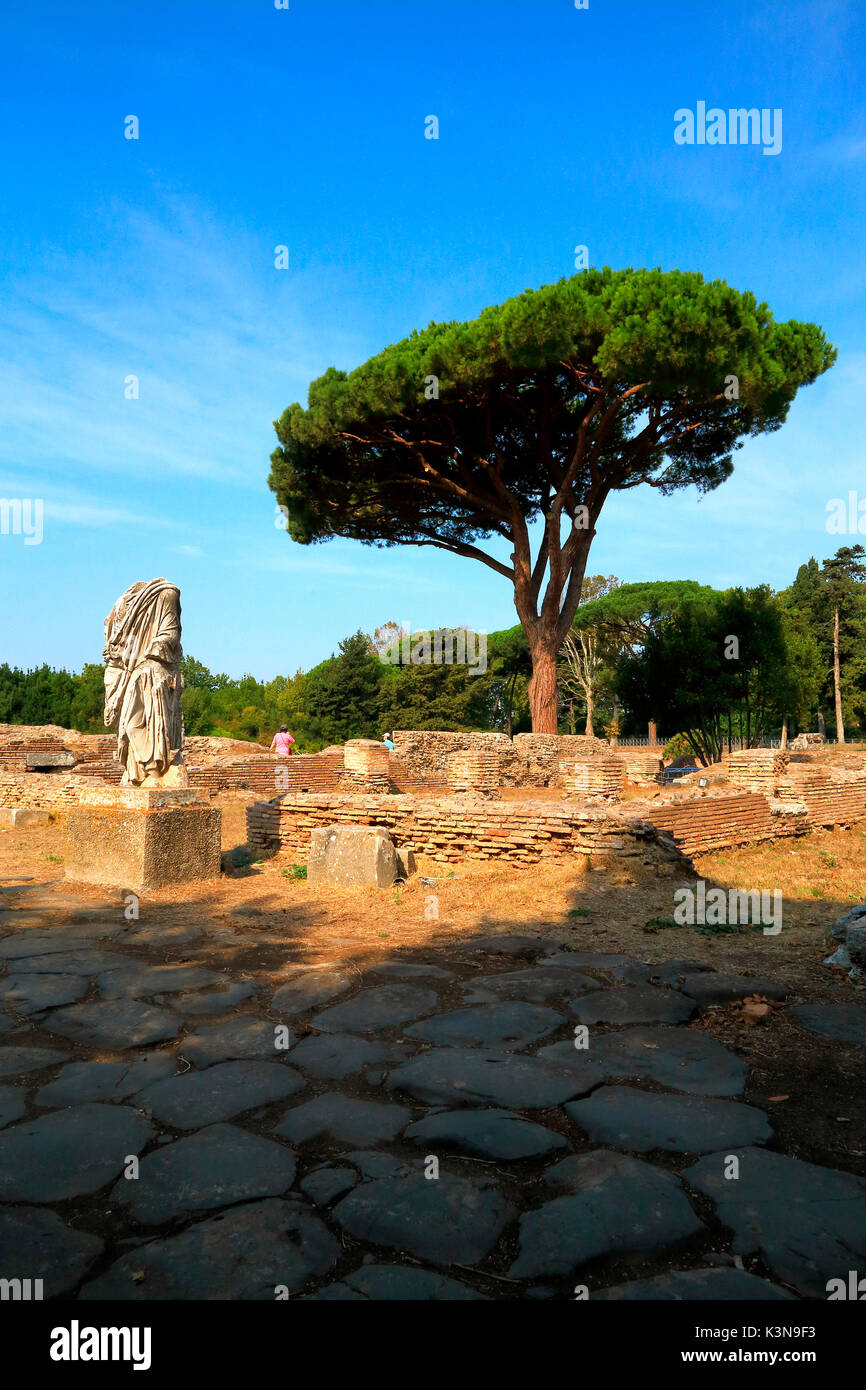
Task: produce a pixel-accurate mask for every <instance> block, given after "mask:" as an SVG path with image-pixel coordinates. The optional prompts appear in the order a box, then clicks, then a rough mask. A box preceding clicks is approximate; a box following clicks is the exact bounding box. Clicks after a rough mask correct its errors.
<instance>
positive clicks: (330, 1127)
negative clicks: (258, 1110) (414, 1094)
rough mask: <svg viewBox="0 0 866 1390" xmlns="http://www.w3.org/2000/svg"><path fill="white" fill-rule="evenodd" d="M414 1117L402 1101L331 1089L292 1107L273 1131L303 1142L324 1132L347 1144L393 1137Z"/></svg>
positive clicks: (378, 1141) (382, 1141)
mask: <svg viewBox="0 0 866 1390" xmlns="http://www.w3.org/2000/svg"><path fill="white" fill-rule="evenodd" d="M410 1118H411V1112H410V1111H409V1110H406V1109H405V1108H404V1107H403V1106H402V1105H382V1104H380V1103H379V1102H378V1101H372V1100H357V1099H355V1098H354V1097H353V1096H342V1095H340V1094H339V1093H338V1092H336V1091H329V1092H328V1093H327V1094H325V1095H322V1096H316V1097H315V1099H314V1100H310V1101H307V1103H306V1104H305V1105H296V1106H294V1107H293V1109H291V1110H289V1111H288V1113H287V1114H286V1115H285V1117H284V1118H283V1119H282V1120H281V1121H280V1123H279V1124H278V1125H275V1126H274V1131H273V1132H274V1134H279V1135H280V1136H281V1138H283V1139H290V1140H291V1141H292V1142H293V1143H296V1144H304V1143H306V1142H307V1141H308V1140H309V1139H317V1138H319V1137H320V1136H322V1135H324V1136H325V1138H327V1139H335V1140H336V1141H337V1142H338V1143H344V1144H379V1143H385V1142H387V1141H388V1140H389V1139H393V1138H394V1137H395V1136H396V1135H397V1134H399V1133H400V1131H401V1129H403V1128H404V1126H405V1125H406V1122H407V1121H408V1120H409V1119H410Z"/></svg>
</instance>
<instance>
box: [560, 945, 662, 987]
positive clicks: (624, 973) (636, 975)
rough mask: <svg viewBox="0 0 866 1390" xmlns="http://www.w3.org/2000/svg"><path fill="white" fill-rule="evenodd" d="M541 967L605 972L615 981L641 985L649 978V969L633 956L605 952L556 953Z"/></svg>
mask: <svg viewBox="0 0 866 1390" xmlns="http://www.w3.org/2000/svg"><path fill="white" fill-rule="evenodd" d="M538 964H539V965H553V966H558V967H561V968H562V969H564V970H603V971H605V973H606V974H608V975H610V977H611V979H613V980H624V981H627V982H628V983H629V984H641V983H642V982H643V981H644V980H647V979H648V978H649V969H648V967H647V966H645V965H641V964H640V962H639V961H636V960H632V958H631V956H622V955H614V954H610V955H608V954H606V953H605V952H603V951H556V952H555V953H554V954H553V955H550V956H543V957H542V958H541V960H540V961H539V962H538Z"/></svg>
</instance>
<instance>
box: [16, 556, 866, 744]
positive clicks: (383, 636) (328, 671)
mask: <svg viewBox="0 0 866 1390" xmlns="http://www.w3.org/2000/svg"><path fill="white" fill-rule="evenodd" d="M455 638H456V639H460V640H457V641H455ZM431 639H432V640H431ZM472 640H473V635H472V634H471V633H468V630H467V629H465V628H463V629H459V628H457V629H455V628H443V629H440V630H439V631H438V632H437V633H434V634H426V636H425V639H424V640H423V641H422V640H420V639H419V637H418V635H417V634H413V635H412V636H411V638H410V640H409V641H408V642H406V640H405V637H404V634H402V633H401V632H400V629H399V628H398V627H397V625H396V624H395V623H393V622H387V623H383V624H382V626H381V627H379V628H377V629H376V631H375V632H374V633H372V634H368V633H365V632H361V631H357V632H355V633H352V634H351V635H349V636H347V637H346V638H344V640H343V641H342V642H340V643H339V647H338V650H337V651H336V652H335V653H334V654H333V655H332V656H330V657H328V658H327V659H326V660H325V661H322V662H319V664H318V665H317V666H314V667H313V668H312V669H311V670H309V671H300V670H299V671H297V672H296V673H295V674H294V675H293V676H275V677H274V678H273V680H270V681H259V680H257V679H256V678H255V677H254V676H251V675H245V676H242V677H241V678H240V679H233V678H232V677H230V676H227V675H225V674H214V673H213V672H211V671H210V670H209V669H208V668H207V667H206V666H205V665H203V663H202V662H200V661H198V660H196V659H195V658H194V657H191V656H187V657H184V660H183V668H182V669H183V676H184V692H183V712H184V724H185V728H186V732H187V734H208V735H216V736H221V737H231V738H238V739H244V740H251V741H254V742H259V743H266V744H267V743H269V742H270V740H271V737H272V735H273V733H274V730H275V729H277V728H279V726H280V725H281V724H287V725H288V726H289V728H290V730H291V731H292V733H293V734H294V736H295V739H296V740H297V744H298V747H299V749H300V750H301V751H317V750H318V749H321V748H323V747H327V746H329V745H331V744H340V743H344V742H345V741H346V739H349V738H378V737H380V736H381V735H382V733H384V732H385V731H387V730H393V729H395V728H404V729H450V730H458V731H459V730H465V729H482V730H490V731H500V732H503V733H506V734H509V735H511V734H514V733H520V732H523V731H525V730H528V729H530V728H531V726H532V719H531V709H530V705H531V701H530V682H531V679H532V669H533V668H532V659H531V653H530V649H529V645H528V642H527V639H526V634H525V632H524V629H523V627H522V626H520V625H518V626H516V627H513V628H508V629H505V630H504V631H500V632H493V633H490V634H489V635H487V636H486V639H482V637H481V635H477V636H476V638H475V642H476V645H477V642H480V641H482V640H485V641H486V660H485V661H484V663H483V666H484V669H483V670H482V669H480V665H479V664H478V663H477V662H476V663H475V665H474V666H473V665H472V664H469V663H467V662H462V663H455V662H451V663H449V662H448V661H447V659H441V660H439V661H438V662H437V661H436V660H435V659H434V658H435V656H436V655H437V654H439V655H440V656H441V657H443V658H444V657H447V655H448V654H450V653H452V652H453V651H454V650H455V649H456V650H457V651H458V652H459V651H462V650H463V649H464V648H465V649H466V650H468V651H471V650H473V645H472ZM431 653H432V654H431ZM407 657H408V660H406V659H405V658H407ZM413 657H414V658H415V659H414V660H413ZM558 662H559V680H558V690H559V697H558V701H559V703H558V711H557V719H558V728H559V731H560V732H561V733H583V732H586V733H589V734H596V735H600V736H602V737H611V736H614V735H619V736H622V737H629V736H636V735H638V736H641V735H645V734H646V732H647V728H648V726H649V724H650V723H651V722H652V723H653V724H654V725H655V726H656V728H657V730H658V732H659V735H660V736H661V737H662V738H663V740H666V739H673V738H675V737H676V738H677V739H678V740H679V746H680V747H681V748H682V751H686V750H688V751H691V752H692V753H694V755H695V756H696V757H697V758H698V759H699V760H700V761H701V762H703V763H710V762H714V761H716V760H717V759H718V758H719V757H720V756H721V754H722V753H723V751H724V750H725V748H726V747H728V746H730V744H731V743H732V742H733V741H735V740H736V741H737V742H740V741H742V742H743V743H745V744H746V745H747V746H755V745H757V744H758V743H760V741H761V740H762V739H764V738H766V737H767V736H768V735H771V734H772V735H776V736H777V735H779V734H780V733H781V732H782V731H783V730H784V731H785V733H786V734H788V735H791V736H793V735H794V734H796V733H797V732H799V731H802V730H810V729H818V728H824V729H826V732H827V734H828V736H830V737H836V738H840V739H844V738H846V737H848V738H849V739H850V738H852V737H853V738H857V737H862V734H863V731H864V728H866V551H864V550H863V547H862V546H860V545H856V546H853V547H843V548H842V549H840V550H839V551H838V552H837V553H836V555H834V556H832V557H831V558H829V559H826V560H824V561H823V563H822V564H820V565H819V564H818V562H817V560H815V559H814V558H813V559H810V560H808V561H807V563H806V564H803V565H801V566H800V568H799V569H798V571H797V574H796V577H795V579H794V581H793V583H792V584H791V585H790V586H789V587H788V588H787V589H784V590H781V591H780V592H777V593H774V592H773V591H772V590H771V589H770V587H769V586H768V585H758V586H757V587H755V588H751V589H743V588H734V589H727V590H718V589H713V588H711V587H709V586H706V585H701V584H698V583H696V582H695V581H693V580H675V581H663V580H657V581H651V582H647V583H640V584H623V583H621V582H620V581H619V579H617V577H616V576H615V575H608V576H603V575H594V576H590V577H588V578H587V579H586V580H585V581H584V585H583V594H582V597H581V603H580V605H579V607H578V609H577V611H576V613H575V617H574V620H573V622H572V625H571V628H570V629H569V631H568V633H567V634H566V638H565V641H564V642H563V644H562V647H561V649H560V652H559V657H558ZM102 670H103V668H102V667H101V666H100V665H95V664H88V665H86V666H84V667H83V669H82V670H81V671H80V672H78V673H71V672H69V671H65V670H55V669H53V668H51V667H49V666H47V665H43V666H41V667H39V668H37V669H35V670H29V671H22V670H20V669H18V668H14V667H10V666H9V665H2V666H0V723H12V724H58V725H61V726H62V727H64V728H72V729H77V730H79V731H81V732H83V733H102V732H107V730H106V729H105V725H104V724H103V722H102V716H103V682H102Z"/></svg>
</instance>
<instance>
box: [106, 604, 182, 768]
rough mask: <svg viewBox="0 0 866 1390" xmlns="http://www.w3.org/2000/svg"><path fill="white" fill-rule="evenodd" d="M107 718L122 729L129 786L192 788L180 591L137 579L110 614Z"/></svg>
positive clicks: (120, 750)
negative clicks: (186, 752) (187, 763)
mask: <svg viewBox="0 0 866 1390" xmlns="http://www.w3.org/2000/svg"><path fill="white" fill-rule="evenodd" d="M102 657H103V660H104V661H105V723H106V724H107V725H108V726H109V727H114V728H116V729H117V759H118V761H119V762H121V763H122V764H123V767H124V773H123V778H122V784H123V785H125V786H134V787H166V788H169V787H186V786H188V785H189V780H188V778H187V772H186V768H185V767H184V763H183V713H182V711H181V705H180V696H181V691H182V690H183V676H182V675H181V672H180V663H181V660H182V658H183V651H182V649H181V645H180V590H179V589H177V588H176V587H175V585H174V584H170V583H169V582H168V580H166V579H151V580H149V581H148V582H147V583H145V582H143V581H142V582H139V583H138V584H132V585H131V586H130V587H129V588H128V589H127V590H126V593H124V594H121V596H120V598H119V599H118V600H117V602H116V604H115V605H114V607H113V608H112V610H111V612H110V613H109V615H108V617H107V618H106V620H105V648H104V650H103V653H102Z"/></svg>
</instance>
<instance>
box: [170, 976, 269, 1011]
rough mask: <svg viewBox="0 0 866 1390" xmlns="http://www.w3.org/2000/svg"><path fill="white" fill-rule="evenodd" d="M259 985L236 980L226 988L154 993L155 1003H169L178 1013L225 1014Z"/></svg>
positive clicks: (257, 988) (256, 991)
mask: <svg viewBox="0 0 866 1390" xmlns="http://www.w3.org/2000/svg"><path fill="white" fill-rule="evenodd" d="M258 992H259V987H258V985H256V984H254V983H253V981H252V980H236V981H235V983H234V984H230V985H228V986H227V988H226V989H212V990H207V991H203V992H202V993H200V994H199V993H192V994H155V995H154V996H153V998H154V1002H155V1003H157V1004H170V1005H171V1007H172V1008H173V1009H177V1011H178V1013H181V1014H184V1016H185V1015H186V1014H225V1013H228V1012H229V1010H230V1009H233V1008H234V1007H235V1005H236V1004H242V1003H243V1002H244V1000H245V999H252V998H253V996H254V995H256V994H258Z"/></svg>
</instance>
